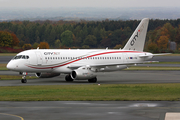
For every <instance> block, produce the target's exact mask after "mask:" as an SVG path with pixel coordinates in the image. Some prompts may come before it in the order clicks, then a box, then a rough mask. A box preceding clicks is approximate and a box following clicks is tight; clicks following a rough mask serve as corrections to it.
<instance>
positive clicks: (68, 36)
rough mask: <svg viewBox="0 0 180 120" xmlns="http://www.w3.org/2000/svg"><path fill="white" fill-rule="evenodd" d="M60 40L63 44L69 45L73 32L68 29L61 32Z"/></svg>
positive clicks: (71, 41)
mask: <svg viewBox="0 0 180 120" xmlns="http://www.w3.org/2000/svg"><path fill="white" fill-rule="evenodd" d="M61 41H62V45H63V46H67V47H71V45H72V43H73V33H72V32H71V31H69V30H66V31H65V32H63V33H62V34H61Z"/></svg>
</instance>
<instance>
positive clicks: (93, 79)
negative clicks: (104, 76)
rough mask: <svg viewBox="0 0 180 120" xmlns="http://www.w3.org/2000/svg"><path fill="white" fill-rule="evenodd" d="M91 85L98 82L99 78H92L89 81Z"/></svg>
mask: <svg viewBox="0 0 180 120" xmlns="http://www.w3.org/2000/svg"><path fill="white" fill-rule="evenodd" d="M88 82H89V83H96V82H97V78H96V77H95V78H92V79H88Z"/></svg>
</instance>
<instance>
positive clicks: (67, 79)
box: [65, 74, 73, 82]
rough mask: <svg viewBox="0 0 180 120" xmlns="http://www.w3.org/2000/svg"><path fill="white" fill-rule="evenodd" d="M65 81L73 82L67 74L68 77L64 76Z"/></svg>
mask: <svg viewBox="0 0 180 120" xmlns="http://www.w3.org/2000/svg"><path fill="white" fill-rule="evenodd" d="M65 80H66V81H67V82H72V81H73V79H72V78H71V75H70V74H69V75H66V77H65Z"/></svg>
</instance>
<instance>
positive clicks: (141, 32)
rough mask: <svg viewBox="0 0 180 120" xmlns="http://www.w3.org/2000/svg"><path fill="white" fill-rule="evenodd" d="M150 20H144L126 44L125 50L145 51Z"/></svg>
mask: <svg viewBox="0 0 180 120" xmlns="http://www.w3.org/2000/svg"><path fill="white" fill-rule="evenodd" d="M148 24H149V18H144V19H142V21H141V22H140V24H139V25H138V27H137V28H136V30H135V31H134V33H133V34H132V36H131V37H130V39H129V40H128V42H127V43H126V45H125V47H124V48H123V50H136V51H143V49H144V43H145V39H146V34H147V28H148Z"/></svg>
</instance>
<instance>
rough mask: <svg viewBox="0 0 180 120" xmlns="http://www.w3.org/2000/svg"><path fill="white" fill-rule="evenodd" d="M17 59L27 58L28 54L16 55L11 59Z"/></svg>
mask: <svg viewBox="0 0 180 120" xmlns="http://www.w3.org/2000/svg"><path fill="white" fill-rule="evenodd" d="M17 59H29V56H28V55H17V56H15V57H14V58H13V59H12V60H17Z"/></svg>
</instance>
